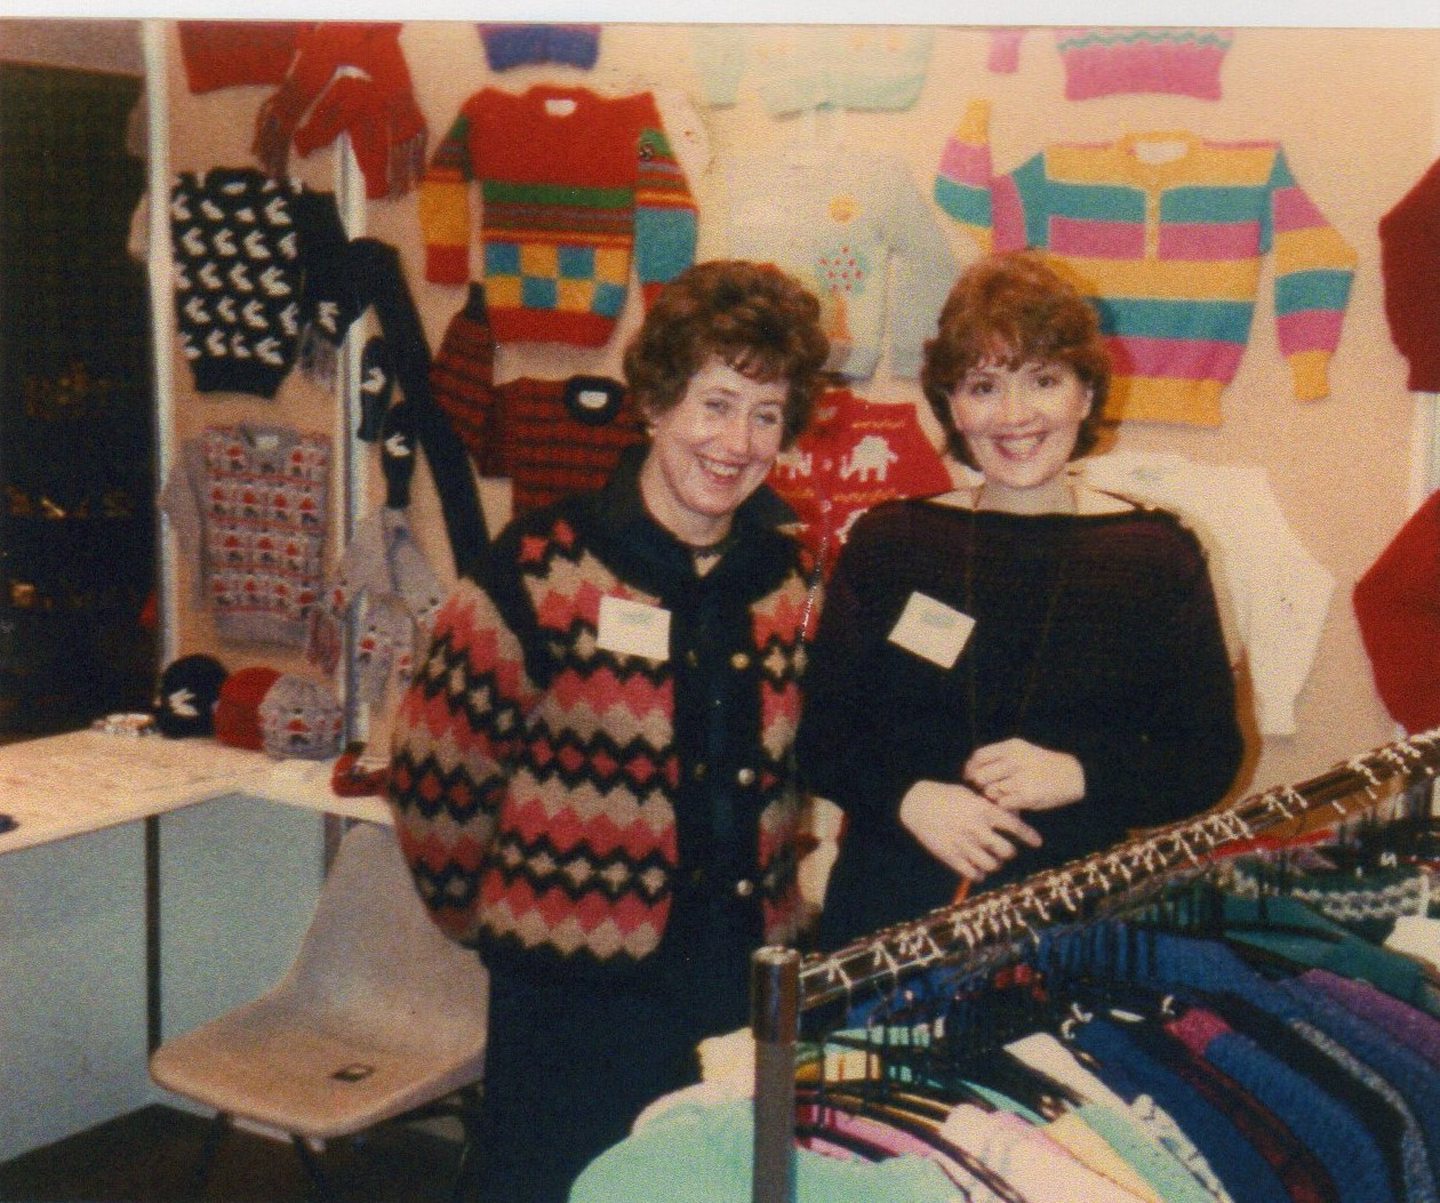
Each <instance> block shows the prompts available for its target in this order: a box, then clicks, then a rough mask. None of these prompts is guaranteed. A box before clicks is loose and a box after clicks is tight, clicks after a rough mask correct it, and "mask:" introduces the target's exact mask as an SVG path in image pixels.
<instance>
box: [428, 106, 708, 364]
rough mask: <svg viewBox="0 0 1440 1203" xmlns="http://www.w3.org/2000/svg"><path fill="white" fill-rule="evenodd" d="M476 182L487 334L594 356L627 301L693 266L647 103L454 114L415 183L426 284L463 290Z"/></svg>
mask: <svg viewBox="0 0 1440 1203" xmlns="http://www.w3.org/2000/svg"><path fill="white" fill-rule="evenodd" d="M475 180H478V181H479V182H480V197H481V202H482V211H481V215H480V241H481V246H482V256H483V265H484V270H483V275H484V281H485V289H486V294H487V297H488V300H489V305H490V317H491V320H492V322H493V324H494V328H495V336H496V338H497V339H498V340H499V341H501V342H515V341H523V340H534V341H539V342H563V343H572V344H575V345H578V346H600V345H602V344H603V343H605V342H606V341H607V340H608V339H609V337H610V335H611V334H612V332H613V331H614V328H615V323H616V320H617V318H618V317H619V315H620V312H621V310H622V309H623V308H624V305H625V300H626V297H627V294H628V291H629V282H630V270H631V265H632V261H633V264H634V267H635V270H636V274H637V276H638V278H639V281H640V284H641V287H642V289H643V291H644V294H645V300H646V301H647V303H648V301H649V299H650V298H651V297H652V296H653V295H654V293H655V292H657V291H658V290H659V288H660V286H661V285H663V284H664V283H665V282H666V281H668V280H671V279H673V278H674V277H675V276H676V275H678V274H679V273H680V272H681V271H683V270H684V269H685V268H686V267H688V266H689V265H690V264H691V263H692V262H693V261H694V258H695V239H696V212H695V201H694V198H693V197H692V196H691V193H690V186H689V183H688V182H687V180H686V178H685V173H684V171H683V170H682V168H681V167H680V164H679V162H678V161H677V160H676V158H675V156H674V154H673V152H672V150H671V147H670V144H669V142H668V141H667V139H666V137H665V133H664V129H663V126H662V123H661V120H660V115H659V112H658V110H657V109H656V107H655V101H654V98H653V97H652V96H651V94H650V93H649V92H640V93H636V94H635V95H632V96H622V97H617V98H607V97H602V96H598V95H596V94H595V93H593V92H591V91H589V90H588V89H585V88H563V87H553V86H549V85H544V86H536V87H532V88H530V89H529V90H528V91H526V92H525V93H523V94H521V95H515V94H513V93H509V92H502V91H500V90H498V89H495V88H485V89H484V90H482V91H480V92H478V93H476V94H475V95H474V96H472V97H471V98H470V99H469V100H467V101H466V102H465V104H464V105H463V106H462V107H461V110H460V113H459V115H458V116H457V117H456V119H455V121H454V123H453V124H452V125H451V127H450V132H449V133H448V134H446V136H445V138H444V140H443V141H442V142H441V144H440V146H439V147H438V148H437V150H436V152H435V155H434V157H433V158H432V159H431V162H430V166H429V168H428V169H427V170H426V173H425V178H424V180H423V181H422V182H421V185H420V224H421V229H422V232H423V234H424V239H425V254H426V260H425V276H426V279H428V280H430V281H432V282H433V283H437V284H464V283H466V282H467V281H468V280H469V278H470V241H471V232H472V230H473V228H474V227H473V224H472V220H471V209H470V192H471V189H470V185H471V183H472V181H475Z"/></svg>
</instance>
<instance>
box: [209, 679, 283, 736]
mask: <svg viewBox="0 0 1440 1203" xmlns="http://www.w3.org/2000/svg"><path fill="white" fill-rule="evenodd" d="M279 679H280V673H279V672H278V671H277V670H276V669H273V668H267V667H265V666H263V665H259V666H256V667H254V668H241V669H237V670H236V671H235V672H233V673H231V674H230V675H229V677H227V678H226V679H225V684H223V685H222V686H221V687H220V700H219V702H217V703H216V706H215V738H216V739H218V740H219V741H220V742H221V743H222V744H229V745H230V746H231V747H232V748H250V749H253V750H254V751H257V752H258V751H259V750H260V749H261V748H262V747H264V746H265V739H264V735H263V733H262V731H261V729H260V703H261V702H263V701H264V700H265V695H266V694H267V693H269V691H270V687H271V686H272V685H274V684H275V682H276V681H278V680H279Z"/></svg>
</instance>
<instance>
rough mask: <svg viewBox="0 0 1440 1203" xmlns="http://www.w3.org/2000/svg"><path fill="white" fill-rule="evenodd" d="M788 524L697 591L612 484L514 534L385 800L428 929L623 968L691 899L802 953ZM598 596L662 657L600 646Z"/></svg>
mask: <svg viewBox="0 0 1440 1203" xmlns="http://www.w3.org/2000/svg"><path fill="white" fill-rule="evenodd" d="M778 504H779V503H778V499H776V498H775V497H774V496H773V495H772V494H770V493H769V492H768V490H762V491H761V492H760V493H759V494H757V495H755V496H752V497H751V498H750V500H749V501H747V503H746V504H745V505H744V506H742V507H741V509H740V511H739V512H738V513H737V516H736V521H735V534H736V538H735V539H734V541H733V543H732V545H731V546H730V547H729V549H728V550H727V551H726V553H725V555H724V557H723V558H722V560H721V561H720V563H719V564H718V565H717V566H716V567H715V568H713V569H712V570H711V571H710V572H709V573H707V574H706V575H704V576H700V575H697V573H696V572H695V570H694V566H693V562H692V559H691V556H690V554H689V552H688V551H687V550H686V549H685V548H684V547H683V546H682V545H681V544H680V543H679V542H678V541H677V540H676V539H674V538H673V537H672V536H671V535H669V534H668V533H667V532H666V531H665V530H663V529H662V528H661V527H660V526H659V525H658V524H656V523H655V522H654V521H653V520H652V519H651V518H650V517H649V516H648V514H646V512H645V510H644V506H643V503H642V502H641V500H640V497H639V492H638V488H637V486H636V483H635V479H634V473H633V471H627V470H626V468H624V467H622V469H621V470H620V471H619V472H617V474H616V478H615V479H614V480H612V482H611V484H610V485H609V486H607V488H606V489H604V490H601V491H599V492H595V493H584V494H578V495H575V496H572V497H569V498H566V499H564V500H562V501H560V502H558V503H556V504H555V505H552V506H549V507H546V508H543V509H540V510H536V511H533V512H531V513H529V514H523V515H520V516H519V517H518V518H517V519H516V520H515V521H514V522H512V523H511V524H510V526H509V527H508V528H507V529H506V531H505V532H504V533H502V535H501V536H500V538H499V539H497V541H496V543H495V545H494V547H493V548H492V549H491V550H490V552H489V553H488V554H487V557H486V559H485V560H484V562H483V564H482V565H481V566H480V567H479V568H478V569H477V570H476V571H475V573H474V579H463V580H462V581H461V582H460V583H459V585H458V586H457V588H456V590H455V591H454V593H453V595H452V596H451V597H450V598H449V600H448V601H447V603H446V604H445V605H444V607H443V608H442V610H441V611H440V613H439V615H438V617H437V620H436V625H435V630H434V636H433V640H432V643H431V646H430V649H429V653H428V655H427V656H426V658H425V660H424V662H423V663H422V664H421V665H420V666H419V669H418V671H417V673H416V676H415V679H414V683H413V685H412V686H411V687H410V689H409V691H408V693H407V694H406V696H405V697H404V698H403V699H402V701H401V703H400V706H399V708H398V712H397V717H396V722H395V727H394V734H393V754H392V760H391V765H390V775H389V791H388V796H389V800H390V803H391V806H392V809H393V811H394V813H395V818H396V823H397V829H398V831H399V835H400V842H401V847H402V848H403V850H404V852H405V856H406V859H407V861H408V862H409V865H410V868H411V871H412V873H413V876H414V878H415V881H416V884H417V886H418V888H419V891H420V894H421V896H422V898H423V899H424V900H425V902H426V904H427V906H428V907H429V908H430V910H431V913H432V915H433V916H434V918H435V920H436V922H437V923H438V924H439V925H440V926H441V927H442V929H443V930H445V931H446V932H447V933H448V934H449V935H450V936H451V937H452V938H454V939H456V940H458V941H460V942H462V943H465V944H469V945H474V946H477V947H478V948H480V950H481V951H482V953H484V955H485V957H486V960H487V963H489V964H490V965H491V967H492V968H495V967H496V966H497V965H504V966H507V967H519V966H521V965H523V966H525V967H526V968H527V969H528V970H530V971H532V972H541V973H543V972H545V970H546V969H547V968H551V967H559V966H561V965H564V966H566V967H574V966H577V965H593V966H600V965H604V966H606V967H607V968H624V967H626V966H632V965H635V964H637V963H639V962H641V961H644V960H645V959H646V958H647V957H649V956H651V955H652V954H653V953H654V952H655V951H656V949H657V948H658V947H659V946H660V940H661V936H662V934H663V933H664V931H665V929H666V924H667V922H668V921H669V919H670V917H671V915H672V910H673V908H674V905H675V902H676V897H677V892H679V891H681V890H684V889H691V890H693V889H695V888H697V887H696V883H697V882H703V883H704V885H703V889H705V890H710V891H715V892H717V894H718V895H723V896H724V897H725V898H726V899H727V900H728V901H727V903H726V905H737V904H739V905H743V906H746V907H750V908H753V909H754V912H755V914H754V919H755V922H754V924H753V927H754V929H755V930H756V932H757V934H760V935H762V936H763V939H764V940H765V941H767V942H784V941H786V940H787V939H789V938H791V937H792V935H793V930H794V925H795V921H796V918H797V916H798V893H797V888H796V880H795V865H796V850H795V841H796V833H797V825H798V820H799V793H798V790H797V789H796V786H795V782H794V775H793V770H792V764H793V758H792V755H791V745H792V742H793V739H794V735H795V731H796V727H797V724H798V718H799V708H800V678H801V675H802V672H803V667H804V656H805V651H804V640H803V638H802V627H803V625H804V624H805V623H806V621H807V617H808V616H807V584H808V581H809V578H810V576H811V575H812V574H811V573H810V572H809V570H808V566H807V564H806V563H805V562H804V560H803V555H804V553H803V552H801V551H800V550H799V549H798V548H797V546H796V545H795V544H794V543H793V542H792V541H791V540H790V539H789V538H787V537H786V536H784V535H783V534H781V533H780V532H779V531H777V530H775V529H774V528H773V526H772V525H771V524H770V520H769V519H768V518H766V517H764V516H762V515H764V514H765V512H766V511H767V510H771V509H773V507H774V506H776V505H778ZM606 597H617V598H623V599H627V600H629V601H632V602H637V603H640V604H642V605H649V606H655V607H658V608H660V609H662V610H664V611H666V612H667V613H668V615H669V655H668V657H667V658H665V659H664V660H658V659H650V658H648V657H644V656H640V655H634V654H622V653H619V652H616V651H612V650H606V649H605V648H604V647H602V646H600V644H601V642H602V640H601V639H600V638H599V637H598V636H599V633H600V626H601V622H600V617H599V615H600V607H601V599H602V598H606Z"/></svg>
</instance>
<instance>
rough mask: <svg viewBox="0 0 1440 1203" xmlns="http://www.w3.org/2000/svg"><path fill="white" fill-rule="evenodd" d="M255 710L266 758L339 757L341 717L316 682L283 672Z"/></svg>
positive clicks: (325, 690)
mask: <svg viewBox="0 0 1440 1203" xmlns="http://www.w3.org/2000/svg"><path fill="white" fill-rule="evenodd" d="M259 711H260V732H261V739H262V744H263V747H264V749H265V751H266V753H267V754H268V755H270V756H275V757H282V758H283V757H290V756H296V757H300V758H302V759H305V760H329V759H330V758H331V757H332V756H338V755H339V754H340V745H341V740H342V735H343V731H344V727H345V715H344V712H343V711H342V710H341V709H340V703H339V702H338V701H336V700H335V694H334V693H333V692H332V691H331V690H330V688H329V687H328V686H326V685H323V684H321V683H320V682H319V681H312V680H309V679H308V678H306V677H301V676H298V675H296V674H295V673H284V674H282V675H281V676H280V677H279V678H278V679H277V680H276V681H275V683H274V684H273V685H271V686H270V688H269V689H268V690H267V691H266V693H265V697H264V698H263V699H262V700H261V702H260V707H259Z"/></svg>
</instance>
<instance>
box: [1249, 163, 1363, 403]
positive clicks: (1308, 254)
mask: <svg viewBox="0 0 1440 1203" xmlns="http://www.w3.org/2000/svg"><path fill="white" fill-rule="evenodd" d="M1269 191H1270V223H1271V229H1270V231H1269V233H1270V237H1271V238H1273V250H1274V262H1275V326H1276V335H1277V338H1278V340H1279V345H1280V352H1281V354H1283V355H1284V356H1285V358H1286V359H1287V360H1288V361H1289V364H1290V373H1291V376H1292V378H1293V381H1294V386H1295V396H1296V398H1297V399H1298V400H1301V401H1316V400H1319V399H1320V398H1322V397H1324V396H1326V395H1327V394H1328V393H1329V392H1330V382H1329V365H1330V357H1331V356H1332V355H1333V354H1334V353H1335V348H1336V346H1338V345H1339V342H1340V326H1341V323H1342V321H1343V320H1344V317H1345V308H1346V305H1347V304H1348V303H1349V299H1350V285H1351V282H1352V281H1353V279H1354V276H1355V263H1356V255H1355V250H1354V248H1353V247H1351V246H1350V244H1349V243H1347V242H1346V241H1345V240H1344V238H1342V237H1341V236H1340V234H1339V233H1338V232H1337V231H1336V230H1335V228H1334V227H1333V226H1332V225H1331V224H1330V223H1329V222H1328V221H1326V220H1325V218H1324V216H1323V215H1322V214H1321V212H1320V210H1319V209H1317V208H1316V207H1315V203H1314V202H1313V201H1312V200H1311V199H1310V197H1309V196H1307V195H1306V193H1305V192H1304V190H1303V189H1302V188H1301V187H1300V185H1299V184H1298V183H1296V181H1295V177H1294V176H1293V175H1291V173H1290V168H1289V166H1288V165H1287V163H1286V162H1285V155H1284V152H1283V151H1277V152H1276V155H1275V163H1274V166H1273V168H1272V170H1271V175H1270V181H1269Z"/></svg>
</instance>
